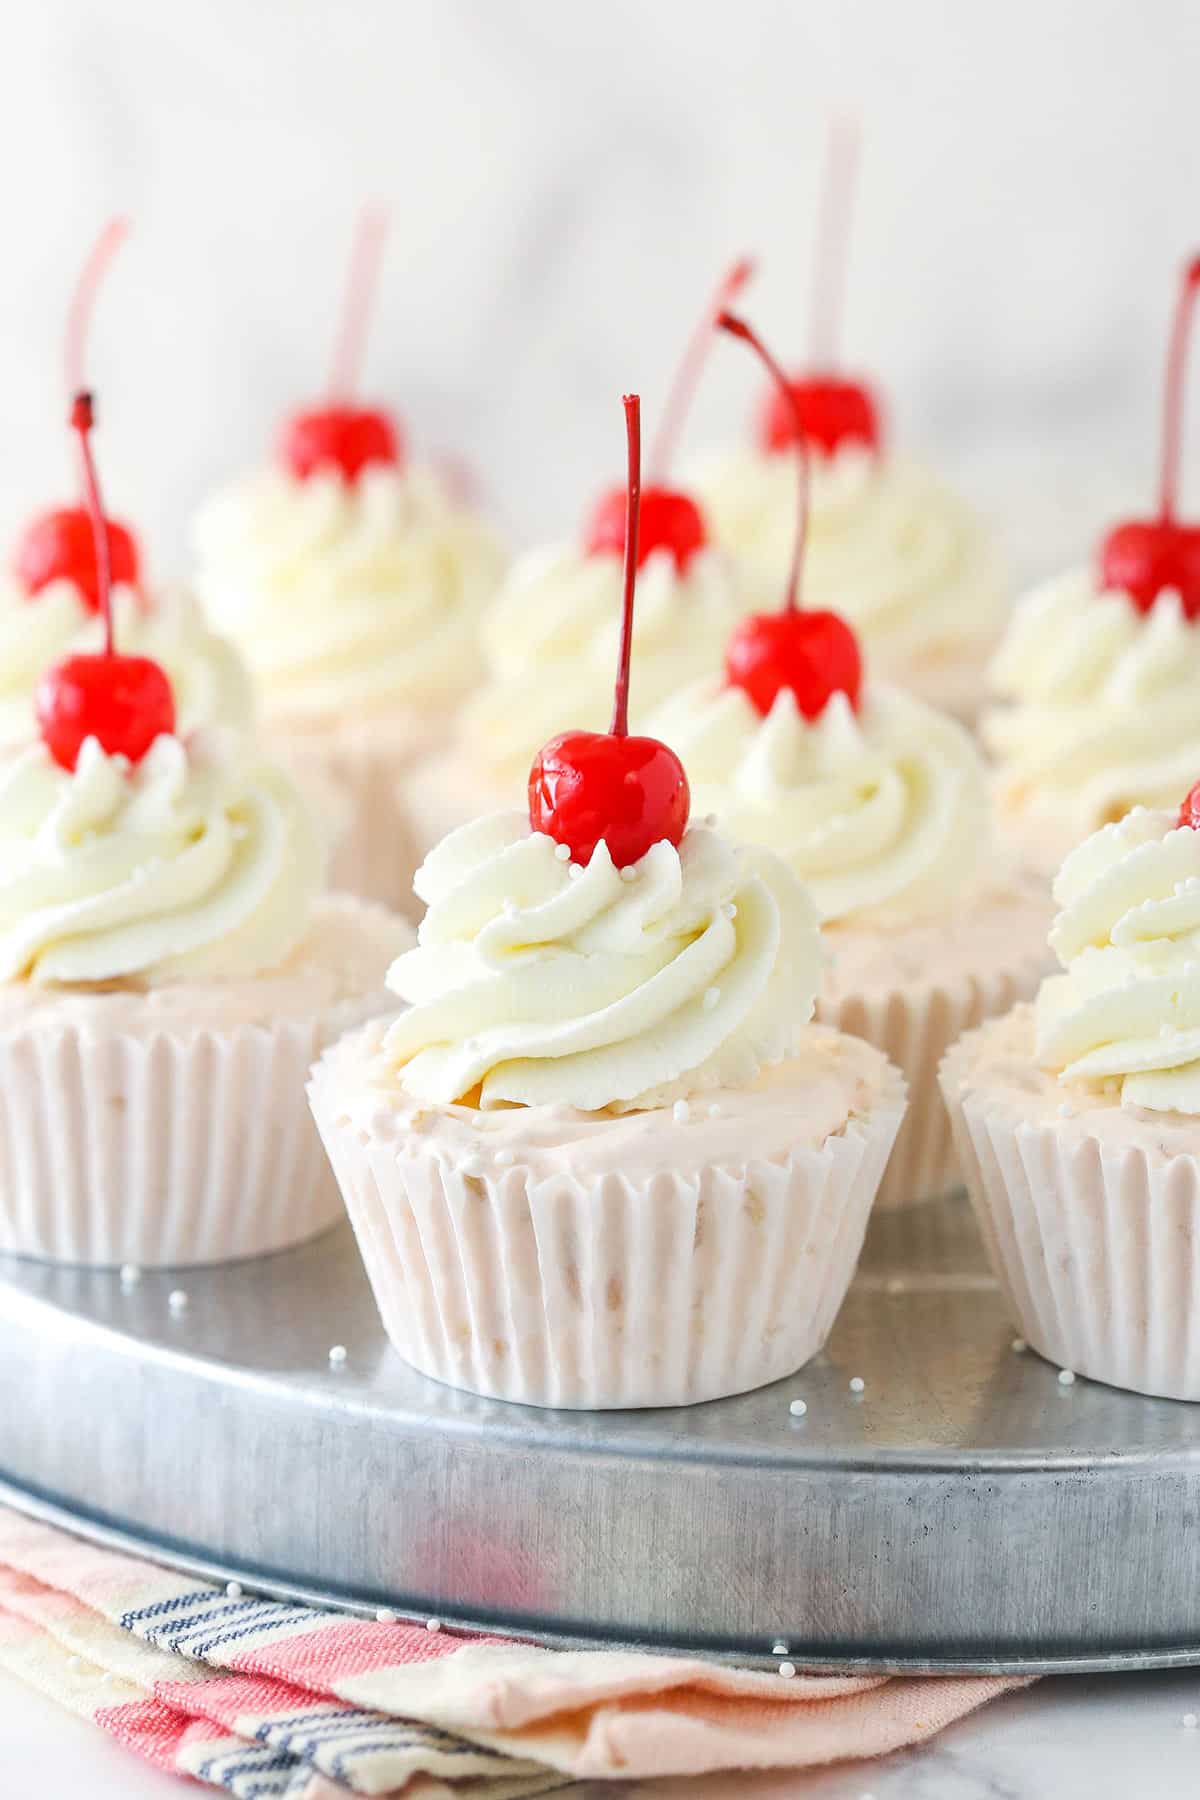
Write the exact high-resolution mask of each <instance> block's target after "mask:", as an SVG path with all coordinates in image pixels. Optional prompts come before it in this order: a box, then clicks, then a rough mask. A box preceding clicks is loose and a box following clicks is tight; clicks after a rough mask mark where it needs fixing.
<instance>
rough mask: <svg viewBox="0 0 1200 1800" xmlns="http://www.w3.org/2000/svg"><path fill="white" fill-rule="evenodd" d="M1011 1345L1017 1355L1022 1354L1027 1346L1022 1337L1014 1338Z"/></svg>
mask: <svg viewBox="0 0 1200 1800" xmlns="http://www.w3.org/2000/svg"><path fill="white" fill-rule="evenodd" d="M1012 1347H1013V1350H1014V1351H1015V1352H1016V1354H1017V1355H1018V1356H1024V1354H1025V1352H1026V1350H1027V1349H1028V1348H1029V1346H1028V1344H1027V1343H1026V1342H1025V1339H1024V1338H1014V1339H1013V1341H1012Z"/></svg>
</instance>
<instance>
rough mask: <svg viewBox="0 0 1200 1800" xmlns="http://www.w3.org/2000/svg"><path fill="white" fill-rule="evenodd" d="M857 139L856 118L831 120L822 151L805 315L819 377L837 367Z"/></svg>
mask: <svg viewBox="0 0 1200 1800" xmlns="http://www.w3.org/2000/svg"><path fill="white" fill-rule="evenodd" d="M860 135H861V134H860V132H859V127H858V122H857V120H855V119H852V118H841V119H835V120H834V121H833V123H832V124H831V125H830V127H829V138H828V142H827V144H826V147H825V167H824V172H823V174H822V177H821V200H820V206H819V208H818V212H817V233H816V243H815V247H814V256H813V268H812V276H811V281H812V286H811V288H810V291H809V315H808V332H809V337H808V355H809V363H810V365H811V367H812V368H813V369H815V370H817V371H820V372H824V373H828V372H829V371H830V370H831V369H833V368H835V367H836V365H837V345H838V335H839V331H838V328H839V326H840V324H841V319H842V311H843V307H844V305H845V299H846V271H847V266H848V263H849V260H850V227H851V224H852V221H853V217H854V190H855V185H856V177H857V175H858V156H859V143H860Z"/></svg>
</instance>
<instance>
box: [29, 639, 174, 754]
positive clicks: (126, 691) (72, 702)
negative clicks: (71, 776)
mask: <svg viewBox="0 0 1200 1800" xmlns="http://www.w3.org/2000/svg"><path fill="white" fill-rule="evenodd" d="M34 711H35V712H36V714H37V722H38V726H39V729H40V730H41V734H42V739H43V741H44V743H45V745H46V748H47V749H48V750H49V752H50V754H51V756H52V757H53V758H54V760H55V762H56V763H58V764H59V765H60V766H61V767H62V768H64V769H73V768H74V767H75V764H76V762H77V761H78V758H79V752H80V750H81V749H82V748H83V745H84V743H85V741H86V740H87V739H88V738H90V737H94V738H99V740H100V747H101V749H102V750H104V751H105V752H106V753H107V755H109V756H127V757H128V758H129V760H130V762H134V763H136V762H140V761H141V759H142V757H143V756H145V754H146V752H147V750H149V748H150V746H151V744H153V743H154V741H155V739H156V738H159V737H161V736H163V734H164V733H166V734H168V735H169V734H170V733H171V732H173V731H174V729H175V699H174V696H173V695H172V693H171V684H170V682H169V681H168V680H167V677H166V675H165V674H164V672H163V670H162V669H161V668H160V667H159V665H158V664H157V663H156V662H152V661H151V660H150V658H149V657H148V656H117V655H113V656H109V655H107V654H106V653H105V652H104V651H100V652H98V653H97V654H96V655H91V656H68V657H67V658H66V659H65V660H64V661H63V662H60V663H56V664H55V666H54V667H53V668H52V669H47V671H46V673H45V674H44V675H43V676H42V678H41V680H40V681H39V682H38V685H37V690H36V693H35V695H34Z"/></svg>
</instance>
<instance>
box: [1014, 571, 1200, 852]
mask: <svg viewBox="0 0 1200 1800" xmlns="http://www.w3.org/2000/svg"><path fill="white" fill-rule="evenodd" d="M990 677H991V681H992V685H993V687H994V688H995V690H996V692H997V693H998V694H999V695H1001V696H1002V698H1003V699H1005V700H1006V701H1008V702H1009V704H1008V705H1007V706H1004V707H1001V708H997V709H996V710H994V711H992V712H990V713H988V714H987V715H986V717H985V718H984V720H983V723H982V730H983V735H984V739H985V742H986V743H987V746H988V748H989V750H990V751H991V752H992V754H993V756H994V757H995V758H996V760H997V762H998V764H999V769H998V774H997V803H998V805H999V807H1000V810H1001V813H1002V814H1008V815H1010V816H1011V817H1013V818H1014V819H1018V820H1019V819H1022V818H1032V819H1036V818H1037V817H1039V816H1041V817H1043V818H1045V819H1046V820H1047V821H1050V820H1053V819H1057V820H1061V822H1062V826H1063V829H1064V833H1065V834H1069V835H1070V836H1071V837H1073V838H1081V837H1084V836H1086V835H1087V834H1088V833H1089V832H1092V831H1096V830H1097V829H1098V828H1099V827H1100V826H1101V825H1105V824H1108V823H1110V822H1111V821H1113V820H1116V819H1120V818H1121V817H1123V815H1124V814H1125V813H1126V812H1128V810H1129V808H1130V807H1131V806H1135V805H1143V806H1169V805H1172V804H1174V805H1175V806H1178V804H1179V798H1180V795H1181V794H1183V793H1185V792H1186V790H1187V789H1188V788H1189V787H1190V786H1191V784H1192V782H1193V781H1194V780H1195V779H1196V774H1197V771H1198V770H1200V709H1198V708H1197V704H1196V696H1197V694H1198V693H1200V626H1198V625H1192V624H1189V623H1188V621H1187V619H1186V618H1185V617H1184V613H1183V609H1182V607H1181V605H1180V602H1179V597H1178V595H1176V594H1163V595H1161V596H1160V597H1159V599H1158V600H1156V601H1155V603H1154V605H1153V606H1152V607H1151V608H1150V611H1149V612H1147V613H1141V612H1139V611H1138V610H1137V608H1136V607H1135V606H1134V605H1133V602H1132V601H1131V600H1130V599H1129V598H1128V596H1127V595H1125V594H1121V593H1112V592H1109V593H1102V592H1100V590H1099V589H1098V587H1097V584H1096V581H1095V578H1094V577H1093V576H1092V575H1091V573H1090V572H1088V571H1087V570H1084V569H1079V570H1074V571H1072V572H1071V573H1070V574H1067V575H1063V576H1060V577H1058V578H1057V579H1055V580H1053V581H1049V582H1046V583H1044V584H1043V585H1042V586H1040V587H1038V588H1037V589H1035V590H1034V592H1033V593H1031V594H1030V595H1029V596H1028V597H1027V598H1026V599H1025V600H1023V601H1022V602H1021V604H1020V605H1019V606H1018V608H1017V610H1016V612H1015V613H1014V614H1013V618H1012V622H1011V624H1010V625H1009V628H1008V631H1007V632H1006V634H1005V637H1004V639H1003V642H1002V643H1001V646H1000V649H999V651H998V652H997V654H996V656H995V658H994V660H993V662H992V665H991V670H990Z"/></svg>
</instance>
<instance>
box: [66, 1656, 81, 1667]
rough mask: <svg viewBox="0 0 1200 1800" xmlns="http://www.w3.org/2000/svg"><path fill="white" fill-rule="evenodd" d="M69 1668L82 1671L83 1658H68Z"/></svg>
mask: <svg viewBox="0 0 1200 1800" xmlns="http://www.w3.org/2000/svg"><path fill="white" fill-rule="evenodd" d="M67 1667H68V1669H82V1667H83V1658H82V1656H68V1658H67Z"/></svg>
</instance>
